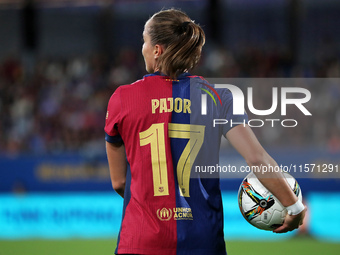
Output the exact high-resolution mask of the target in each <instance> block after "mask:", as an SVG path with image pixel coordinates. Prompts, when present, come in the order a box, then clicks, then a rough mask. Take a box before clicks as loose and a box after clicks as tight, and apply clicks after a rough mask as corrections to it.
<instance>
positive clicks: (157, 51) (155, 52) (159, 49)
mask: <svg viewBox="0 0 340 255" xmlns="http://www.w3.org/2000/svg"><path fill="white" fill-rule="evenodd" d="M163 52H164V48H163V46H162V45H160V44H156V45H155V47H154V50H153V55H154V58H155V59H157V58H159V56H160V55H162V54H163Z"/></svg>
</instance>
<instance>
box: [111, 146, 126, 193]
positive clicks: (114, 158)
mask: <svg viewBox="0 0 340 255" xmlns="http://www.w3.org/2000/svg"><path fill="white" fill-rule="evenodd" d="M106 153H107V159H108V162H109V168H110V177H111V183H112V187H113V189H114V190H115V191H116V192H117V193H118V194H119V195H120V196H121V197H123V198H124V190H125V182H126V171H127V163H126V155H125V146H124V144H123V143H109V142H106Z"/></svg>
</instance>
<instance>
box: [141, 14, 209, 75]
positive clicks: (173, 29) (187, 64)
mask: <svg viewBox="0 0 340 255" xmlns="http://www.w3.org/2000/svg"><path fill="white" fill-rule="evenodd" d="M149 22H150V25H149V29H148V31H147V32H148V33H149V35H150V38H151V43H152V44H153V45H156V44H160V45H162V46H163V47H164V52H163V54H162V55H161V56H160V57H159V59H158V62H157V67H158V68H159V71H160V72H163V73H165V74H167V75H169V76H170V77H171V78H176V77H177V76H178V75H179V74H181V73H182V72H184V71H185V70H189V69H191V68H193V67H195V66H196V64H197V63H198V61H199V59H200V57H201V51H202V47H203V45H204V43H205V35H204V31H203V29H202V28H201V27H200V26H199V25H198V24H195V22H194V21H192V20H191V19H190V18H189V16H188V15H187V14H186V13H184V12H182V11H180V10H176V9H167V10H162V11H160V12H157V13H155V14H154V15H153V16H152V17H151V18H150V19H149Z"/></svg>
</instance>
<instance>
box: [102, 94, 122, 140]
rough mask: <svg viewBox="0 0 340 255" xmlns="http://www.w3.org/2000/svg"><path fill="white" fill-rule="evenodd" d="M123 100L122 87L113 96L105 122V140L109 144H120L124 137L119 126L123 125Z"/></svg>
mask: <svg viewBox="0 0 340 255" xmlns="http://www.w3.org/2000/svg"><path fill="white" fill-rule="evenodd" d="M121 110H122V106H121V98H120V87H119V88H117V89H116V91H115V92H114V93H113V94H112V96H111V98H110V100H109V104H108V107H107V112H106V121H105V128H104V131H105V140H106V141H107V142H109V143H120V142H122V141H123V140H122V137H121V135H120V134H119V125H120V124H121Z"/></svg>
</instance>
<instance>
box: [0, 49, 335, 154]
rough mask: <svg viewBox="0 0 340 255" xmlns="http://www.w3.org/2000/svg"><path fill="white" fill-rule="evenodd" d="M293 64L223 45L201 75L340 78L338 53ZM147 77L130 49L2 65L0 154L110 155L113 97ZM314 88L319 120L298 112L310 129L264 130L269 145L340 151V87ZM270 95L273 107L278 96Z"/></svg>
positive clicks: (206, 59) (14, 59) (210, 53)
mask: <svg viewBox="0 0 340 255" xmlns="http://www.w3.org/2000/svg"><path fill="white" fill-rule="evenodd" d="M293 62H294V61H292V60H291V56H290V55H289V54H287V53H286V52H284V51H282V52H278V51H275V50H273V51H265V50H260V49H257V48H251V47H249V48H247V49H244V50H243V51H241V52H240V53H237V54H235V53H234V54H233V53H232V52H231V51H228V50H227V49H225V48H223V47H210V48H209V47H206V49H204V55H203V56H202V59H201V62H200V64H199V66H198V67H197V68H196V69H195V70H194V71H193V73H195V74H199V75H202V76H205V77H248V78H250V77H251V78H255V77H286V78H287V77H309V78H311V77H323V78H330V77H332V78H339V77H340V62H339V58H338V57H337V55H336V54H334V52H333V53H332V52H331V53H329V52H327V51H324V52H322V51H320V54H318V55H317V59H316V61H315V63H317V64H310V65H304V66H303V65H295V64H292V63H293ZM144 74H145V70H144V62H143V58H142V56H141V53H140V51H135V50H133V49H123V50H121V51H120V53H119V54H118V55H117V56H115V57H114V58H110V57H108V56H105V55H101V54H90V55H88V56H77V57H70V58H68V59H58V58H42V59H35V60H34V64H33V65H31V66H29V65H26V64H25V61H23V59H22V56H15V55H12V56H8V57H6V58H4V59H2V60H0V116H1V118H0V153H1V154H8V155H16V154H19V153H28V154H38V155H40V154H41V155H44V154H58V153H65V152H66V153H85V154H89V155H95V154H101V153H104V150H105V148H104V131H103V128H104V123H105V113H106V107H107V102H108V100H109V98H110V96H111V94H112V93H113V92H114V90H115V89H116V88H117V87H118V86H119V85H122V84H128V83H131V82H133V81H135V80H137V79H139V78H141V77H142V76H143V75H144ZM339 80H340V79H339ZM339 80H338V81H339ZM306 86H307V88H308V89H309V90H310V91H311V94H312V96H313V97H315V100H313V102H314V103H313V104H312V105H309V106H308V107H309V109H310V111H311V112H312V113H313V116H312V117H311V118H309V119H308V118H306V117H305V116H302V115H301V114H300V115H301V116H300V115H299V114H297V116H296V119H297V120H298V121H299V125H300V123H302V124H301V125H302V126H300V128H299V129H289V128H288V129H287V128H285V129H283V128H274V129H273V128H272V129H270V130H269V129H268V128H263V129H258V130H256V133H257V135H258V138H259V139H260V140H261V142H262V143H264V144H265V145H266V144H267V145H268V144H269V145H276V146H283V145H287V146H299V147H301V146H302V147H303V146H309V147H310V146H315V147H321V148H325V149H327V150H329V151H331V152H339V151H340V131H339V130H340V83H339V82H336V81H335V80H333V82H332V79H328V83H327V84H326V85H322V84H321V85H320V84H317V83H316V84H312V85H306ZM262 90H265V88H262ZM263 96H264V97H268V98H263V100H264V101H270V102H271V94H270V93H263ZM299 118H304V119H302V120H301V121H300V120H299ZM296 130H299V131H296Z"/></svg>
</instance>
